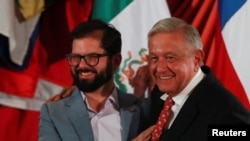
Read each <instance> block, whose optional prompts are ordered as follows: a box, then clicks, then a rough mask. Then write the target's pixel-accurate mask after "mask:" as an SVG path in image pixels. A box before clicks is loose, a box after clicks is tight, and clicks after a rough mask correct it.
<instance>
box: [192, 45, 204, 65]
mask: <svg viewBox="0 0 250 141" xmlns="http://www.w3.org/2000/svg"><path fill="white" fill-rule="evenodd" d="M194 59H195V61H194V62H195V68H196V69H197V70H198V68H200V66H202V65H203V60H204V52H203V50H196V51H195V58H194Z"/></svg>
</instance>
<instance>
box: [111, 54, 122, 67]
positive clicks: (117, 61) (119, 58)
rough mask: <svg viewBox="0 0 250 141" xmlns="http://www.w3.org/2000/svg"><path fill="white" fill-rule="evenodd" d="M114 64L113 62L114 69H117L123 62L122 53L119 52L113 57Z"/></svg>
mask: <svg viewBox="0 0 250 141" xmlns="http://www.w3.org/2000/svg"><path fill="white" fill-rule="evenodd" d="M112 61H113V62H112V64H113V70H116V69H117V68H118V67H119V66H120V64H121V62H122V55H121V54H120V53H117V54H115V55H114V56H113V59H112Z"/></svg>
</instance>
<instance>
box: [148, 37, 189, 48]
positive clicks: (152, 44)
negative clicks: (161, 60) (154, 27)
mask: <svg viewBox="0 0 250 141" xmlns="http://www.w3.org/2000/svg"><path fill="white" fill-rule="evenodd" d="M187 46H188V43H187V42H185V40H184V38H183V36H181V35H180V34H179V33H178V32H168V33H157V34H155V35H153V36H152V37H151V38H150V39H149V41H148V48H149V52H155V51H159V52H162V51H167V50H183V49H185V48H186V47H187Z"/></svg>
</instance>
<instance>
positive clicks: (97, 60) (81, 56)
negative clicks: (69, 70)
mask: <svg viewBox="0 0 250 141" xmlns="http://www.w3.org/2000/svg"><path fill="white" fill-rule="evenodd" d="M104 56H110V54H109V53H103V54H98V53H91V54H86V55H79V54H72V53H71V54H66V58H67V60H68V63H69V65H70V66H74V67H75V66H78V65H79V64H80V63H81V60H82V58H83V60H84V62H85V63H86V64H87V65H89V66H96V65H97V64H98V63H99V60H100V57H104ZM87 57H92V59H96V61H95V63H92V64H91V63H90V61H89V59H91V58H89V59H86V58H87ZM93 57H94V58H93ZM72 58H75V59H78V60H77V61H76V60H75V62H77V63H75V64H73V62H72Z"/></svg>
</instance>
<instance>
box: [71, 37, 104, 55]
mask: <svg viewBox="0 0 250 141" xmlns="http://www.w3.org/2000/svg"><path fill="white" fill-rule="evenodd" d="M103 51H104V49H103V48H101V41H100V39H99V38H94V37H84V38H79V39H75V40H74V41H73V43H72V53H81V54H86V53H96V52H97V53H98V52H103Z"/></svg>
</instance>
